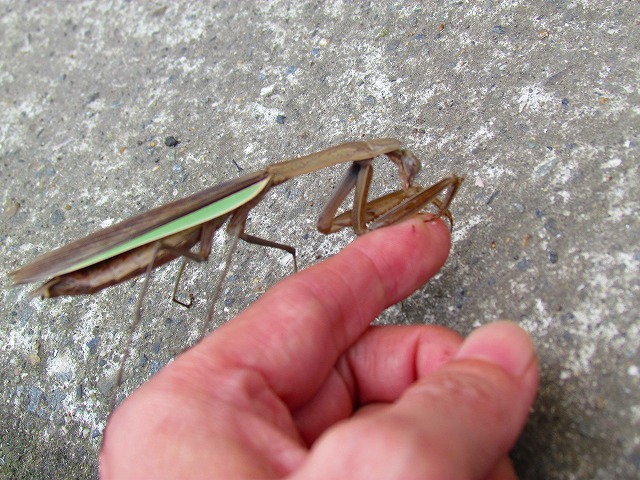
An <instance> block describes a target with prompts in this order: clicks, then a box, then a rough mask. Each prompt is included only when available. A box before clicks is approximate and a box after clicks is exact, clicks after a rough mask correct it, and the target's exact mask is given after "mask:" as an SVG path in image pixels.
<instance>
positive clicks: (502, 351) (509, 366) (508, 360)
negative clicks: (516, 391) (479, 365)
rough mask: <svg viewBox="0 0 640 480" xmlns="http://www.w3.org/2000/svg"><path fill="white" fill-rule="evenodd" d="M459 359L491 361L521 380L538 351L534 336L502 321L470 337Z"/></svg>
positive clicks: (487, 326)
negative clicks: (532, 338) (534, 343)
mask: <svg viewBox="0 0 640 480" xmlns="http://www.w3.org/2000/svg"><path fill="white" fill-rule="evenodd" d="M456 358H457V359H475V360H484V361H486V362H491V363H493V364H495V365H497V366H499V367H501V368H502V369H503V370H505V371H506V372H507V373H508V374H510V375H511V376H513V377H520V376H522V375H523V374H524V373H525V371H526V370H527V368H528V367H529V365H531V362H532V361H533V360H534V358H535V350H534V346H533V342H532V341H531V337H529V335H528V334H527V333H526V332H525V331H524V330H522V329H521V328H520V327H519V326H518V325H516V324H515V323H512V322H506V321H499V322H494V323H490V324H488V325H485V326H483V327H480V328H479V329H477V330H476V331H474V332H473V333H472V334H471V335H469V337H467V339H466V340H465V341H464V343H463V344H462V346H461V347H460V350H458V353H457V355H456Z"/></svg>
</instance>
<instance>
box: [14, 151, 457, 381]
mask: <svg viewBox="0 0 640 480" xmlns="http://www.w3.org/2000/svg"><path fill="white" fill-rule="evenodd" d="M379 155H385V156H387V157H388V158H389V159H390V160H391V161H392V162H394V163H395V164H396V165H397V166H398V168H399V172H400V177H401V179H402V183H403V189H402V190H398V191H396V192H393V193H391V194H388V195H385V196H383V197H380V198H378V199H375V200H371V201H369V200H368V190H369V186H370V184H371V179H372V165H371V163H372V160H373V159H374V158H375V157H377V156H379ZM347 162H350V163H351V166H350V167H349V170H348V171H347V174H346V175H345V177H344V178H343V180H342V182H341V184H340V185H339V186H338V187H337V188H336V190H335V192H334V194H333V196H332V198H331V199H330V200H329V202H328V203H327V205H326V207H325V209H324V210H323V212H322V214H321V215H320V218H319V220H318V230H320V232H322V233H333V232H336V231H338V230H340V229H342V228H345V227H352V228H353V230H354V231H355V233H356V234H358V235H360V234H362V233H365V232H366V231H368V230H373V229H376V228H380V227H383V226H386V225H390V224H393V223H397V222H399V221H401V220H403V219H405V218H407V217H410V216H412V215H415V214H417V213H418V212H420V211H422V210H423V209H424V208H425V206H432V207H434V211H433V212H432V213H433V214H434V217H435V218H438V217H440V216H445V217H446V218H448V219H449V220H450V221H451V214H450V213H449V210H448V208H449V205H450V203H451V201H452V200H453V198H454V196H455V194H456V192H457V189H458V187H459V186H460V183H461V182H462V180H463V179H462V178H460V177H457V176H455V175H452V176H449V177H445V178H444V179H442V180H441V181H439V182H438V183H436V184H434V185H433V186H431V187H428V188H424V187H419V186H414V185H412V183H413V179H414V177H415V175H416V174H417V173H418V171H419V170H420V162H419V161H418V159H417V158H416V157H415V156H414V155H413V154H411V153H410V152H408V151H406V150H402V149H401V148H400V143H399V142H398V141H397V140H394V139H377V140H370V141H366V142H353V143H347V144H343V145H338V146H335V147H331V148H329V149H326V150H323V151H321V152H317V153H313V154H310V155H306V156H303V157H300V158H295V159H292V160H288V161H285V162H280V163H274V164H271V165H269V166H267V167H266V168H265V169H263V170H260V171H257V172H253V173H250V174H248V175H245V176H243V177H240V178H237V179H235V180H230V181H227V182H224V183H222V184H220V185H217V186H214V187H211V188H209V189H207V190H204V191H202V192H199V193H196V194H193V195H191V196H189V197H186V198H183V199H181V200H177V201H175V202H172V203H169V204H167V205H164V206H162V207H158V208H155V209H153V210H150V211H148V212H145V213H143V214H141V215H137V216H135V217H132V218H129V219H127V220H125V221H123V222H120V223H118V224H116V225H113V226H111V227H109V228H106V229H103V230H100V231H98V232H95V233H93V234H91V235H89V236H87V237H85V238H83V239H80V240H77V241H75V242H72V243H70V244H68V245H66V246H63V247H61V248H58V249H57V250H53V251H52V252H49V253H46V254H44V255H42V256H40V257H38V258H37V259H35V260H34V261H33V262H32V263H30V264H28V265H26V266H24V267H22V268H20V269H19V270H16V271H14V272H12V273H11V274H10V276H11V278H12V279H13V281H14V282H15V283H16V284H21V283H30V282H34V281H41V280H47V279H49V280H48V281H46V282H45V283H44V284H43V285H42V286H41V287H40V288H38V289H37V290H35V291H34V292H33V293H32V295H34V296H41V297H45V298H48V297H55V296H59V295H78V294H91V293H95V292H97V291H99V290H101V289H103V288H105V287H108V286H111V285H114V284H117V283H120V282H123V281H125V280H127V279H130V278H133V277H136V276H138V275H140V274H142V273H146V277H145V282H144V284H143V287H142V289H141V292H140V296H139V298H138V304H137V306H136V311H135V315H134V320H133V322H132V325H131V334H132V333H133V331H134V330H135V328H136V327H137V325H138V323H139V321H140V318H141V308H142V300H143V298H144V295H145V294H146V291H147V288H148V283H149V279H150V277H151V272H152V271H153V269H155V268H156V267H158V266H160V265H163V264H165V263H167V262H170V261H171V260H174V259H176V258H178V257H183V258H185V259H192V260H195V261H205V260H207V259H208V257H209V254H210V252H211V247H212V239H213V234H214V233H215V232H216V231H217V230H218V229H219V228H220V227H221V226H222V225H223V224H224V223H225V222H226V221H228V222H229V224H228V227H227V231H228V232H229V235H230V237H231V239H232V244H231V247H230V252H229V254H228V257H227V260H226V262H225V266H224V269H223V272H222V274H221V275H220V279H219V280H218V283H217V285H216V288H215V290H214V294H213V296H212V297H213V298H212V300H211V301H210V303H209V307H208V310H207V316H206V319H205V322H204V324H203V326H202V328H201V335H204V334H205V333H206V331H207V330H208V328H209V325H210V322H211V318H212V316H213V308H214V305H215V302H216V300H217V297H218V296H219V293H220V289H221V285H222V282H223V280H224V278H225V276H226V273H227V271H228V268H229V264H230V259H231V256H232V254H233V252H234V249H235V246H236V245H237V241H238V239H242V240H244V241H246V242H249V243H255V244H259V245H263V246H268V247H273V248H278V249H281V250H284V251H287V252H289V253H291V254H292V255H293V258H294V268H295V249H294V248H293V247H291V246H288V245H284V244H280V243H276V242H273V241H271V240H266V239H262V238H259V237H255V236H252V235H249V234H247V233H246V232H245V224H246V221H247V217H248V215H249V212H250V211H251V209H252V208H253V207H254V206H255V205H256V204H258V203H259V202H260V201H261V200H262V198H264V196H265V195H266V194H267V192H268V191H269V190H270V189H271V188H272V187H274V186H276V185H279V184H281V183H283V182H286V181H287V180H289V179H291V178H294V177H297V176H299V175H304V174H306V173H310V172H313V171H316V170H319V169H322V168H326V167H330V166H333V165H336V164H339V163H347ZM352 190H354V201H353V207H352V209H351V210H350V211H348V212H345V213H343V214H341V215H337V216H336V212H337V210H338V208H339V207H340V205H341V204H342V203H343V202H344V200H345V198H346V197H347V195H348V194H349V193H350V192H351V191H352ZM196 244H199V246H198V249H197V251H195V252H194V251H192V248H193V247H194V246H195V245H196ZM183 267H184V263H183V265H182V266H181V268H180V271H179V274H178V278H177V280H176V284H175V287H174V290H173V300H174V301H176V302H178V303H181V304H183V305H187V306H188V304H185V303H183V302H180V301H178V300H177V299H176V291H177V287H178V282H179V278H180V275H181V273H182V268H183ZM131 334H130V335H129V338H128V341H127V347H126V349H125V353H124V356H123V359H122V360H121V365H120V369H119V373H118V385H120V383H121V380H122V371H123V366H124V362H125V361H126V358H127V355H128V351H129V345H130V342H131Z"/></svg>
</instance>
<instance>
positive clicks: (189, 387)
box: [100, 217, 450, 479]
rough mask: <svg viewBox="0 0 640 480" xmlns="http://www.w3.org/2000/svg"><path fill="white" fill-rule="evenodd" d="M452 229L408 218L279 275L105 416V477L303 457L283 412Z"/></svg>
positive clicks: (311, 387) (190, 474)
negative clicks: (252, 301)
mask: <svg viewBox="0 0 640 480" xmlns="http://www.w3.org/2000/svg"><path fill="white" fill-rule="evenodd" d="M449 241H450V239H449V233H448V230H447V228H446V226H445V225H444V224H443V223H442V222H441V221H435V222H426V221H425V220H424V219H423V218H420V217H417V218H414V219H412V220H409V221H407V222H404V223H402V224H399V225H395V226H391V227H387V228H384V229H381V230H379V231H375V232H372V233H370V234H367V235H364V236H363V237H361V238H359V239H357V240H356V241H355V242H354V243H352V244H351V245H350V246H348V247H347V248H345V249H344V250H343V251H342V252H341V253H339V254H338V255H336V256H335V257H333V258H331V259H329V260H327V261H325V262H322V263H321V264H319V265H316V266H314V267H312V268H309V269H308V270H305V271H303V272H300V273H299V274H297V275H294V276H292V277H289V278H288V279H286V280H284V281H282V282H281V283H280V284H278V285H277V286H276V287H274V288H273V289H272V290H270V291H269V292H268V293H267V294H265V295H264V296H263V297H262V298H261V299H260V300H259V301H258V302H256V303H255V304H254V305H253V306H252V307H250V308H249V309H247V310H246V311H245V312H244V313H243V314H241V315H240V316H238V317H237V318H236V319H234V320H233V321H231V322H229V323H227V324H226V325H225V326H223V327H221V328H220V329H218V330H217V331H215V332H214V333H213V334H212V335H210V336H209V337H207V338H206V339H204V340H203V341H202V342H200V343H199V344H198V345H196V346H195V347H194V348H192V349H190V350H189V351H187V352H186V353H185V354H183V355H181V356H180V357H179V358H177V359H176V361H175V362H173V363H172V364H170V365H169V366H168V367H166V368H165V369H163V370H162V371H161V372H160V373H159V374H158V375H157V376H156V377H154V378H153V379H152V380H151V381H150V382H148V383H147V384H145V385H144V386H143V387H142V388H140V389H139V390H138V391H136V392H134V394H132V395H131V397H130V398H129V399H127V400H126V401H125V402H124V403H123V405H122V406H121V408H119V409H118V410H116V412H114V414H113V415H112V416H111V418H110V419H109V423H108V426H107V429H106V430H105V434H104V440H103V446H102V450H101V459H100V460H101V466H100V468H101V476H102V477H103V478H119V479H120V478H140V477H143V478H202V477H204V478H211V477H217V478H233V477H236V478H237V477H238V476H242V475H244V476H247V477H251V476H253V477H258V478H266V477H270V476H279V475H283V474H286V473H288V472H291V471H292V470H293V469H295V468H297V467H298V466H299V465H301V464H302V463H303V462H304V460H305V459H306V456H307V454H308V452H307V449H306V445H305V443H304V441H303V438H302V436H301V435H300V433H299V432H298V429H297V426H296V424H295V421H294V419H293V417H292V416H291V413H290V410H291V409H295V408H297V407H299V406H301V405H304V404H305V403H307V402H309V401H310V399H311V398H312V397H313V396H314V395H315V393H316V392H318V390H319V389H320V387H321V386H322V385H323V383H324V382H325V380H326V379H327V377H328V376H329V374H330V372H331V371H332V370H333V368H334V366H335V364H336V362H337V361H338V359H339V358H340V357H341V356H342V355H343V353H344V352H345V350H347V349H348V348H349V347H350V346H351V345H352V344H353V343H354V342H356V341H357V340H358V338H359V337H360V336H361V335H362V334H363V332H364V331H365V330H367V328H368V326H369V324H370V322H371V321H372V320H373V319H374V318H375V317H376V316H377V315H378V314H379V313H380V311H382V310H383V309H384V308H386V307H387V306H389V305H392V304H394V303H396V302H398V301H399V300H401V299H403V298H405V297H406V296H408V295H410V294H411V293H412V292H413V291H414V290H415V289H416V288H418V287H420V286H421V285H423V284H424V283H425V282H426V281H427V280H428V279H429V278H430V277H431V276H433V275H434V274H435V273H436V272H437V271H438V270H439V269H440V267H441V266H442V265H443V264H444V262H445V260H446V258H447V255H448V252H449V246H450V243H449Z"/></svg>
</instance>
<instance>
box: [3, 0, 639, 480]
mask: <svg viewBox="0 0 640 480" xmlns="http://www.w3.org/2000/svg"><path fill="white" fill-rule="evenodd" d="M519 3H522V5H519ZM525 3H531V5H524V4H525ZM639 5H640V4H639V3H638V2H637V1H635V0H627V1H624V0H618V1H602V0H546V1H543V0H537V1H534V2H512V1H494V2H490V1H482V2H473V1H437V0H425V1H421V2H404V1H399V2H394V3H389V2H340V1H333V2H294V1H274V2H210V3H208V4H206V5H205V4H203V3H200V2H180V3H175V4H174V3H172V2H166V3H162V2H154V3H151V2H128V1H124V0H122V1H121V0H115V1H112V2H99V1H93V2H91V1H85V2H64V4H62V2H48V3H45V2H11V1H8V0H0V89H1V90H0V92H1V93H0V100H1V104H0V129H1V130H0V159H1V162H0V185H1V189H0V195H1V197H0V201H1V202H2V209H1V210H0V219H1V223H0V240H1V241H0V271H2V272H8V271H10V270H14V269H16V268H18V267H19V266H21V265H23V264H25V263H26V262H28V261H29V260H31V259H33V258H34V257H35V256H36V255H38V254H40V253H43V252H45V251H48V250H50V249H52V248H54V247H58V246H61V245H63V244H65V243H67V242H69V241H71V240H74V239H76V238H80V237H82V236H84V235H86V234H88V233H90V232H92V231H95V230H97V229H99V228H101V227H105V226H108V225H110V224H113V223H115V222H116V221H118V220H121V219H124V218H126V217H129V216H131V215H134V214H136V213H139V212H141V211H144V210H146V209H149V208H151V207H155V206H158V205H161V204H163V203H166V202H168V201H171V200H174V199H177V198H180V197H182V196H185V195H187V194H189V193H193V192H197V191H199V190H201V189H204V188H206V187H209V186H212V185H215V184H216V183H218V182H221V181H223V180H225V179H229V178H233V177H236V176H238V175H239V174H240V173H239V172H240V169H242V172H243V173H246V172H247V171H251V170H253V169H258V168H260V167H262V166H264V165H266V164H268V163H270V162H275V161H280V160H284V159H287V158H291V157H295V156H299V155H302V154H305V153H310V152H313V151H317V150H320V149H322V148H325V147H327V146H330V145H334V144H338V143H341V142H344V141H351V140H357V139H361V138H375V137H395V138H398V139H400V140H401V141H402V142H403V144H404V145H405V146H406V147H408V148H410V149H411V150H413V151H414V152H416V153H417V154H418V155H419V156H420V157H421V158H422V160H423V163H424V164H425V168H424V171H423V173H422V177H421V183H428V182H434V181H436V180H437V179H439V178H440V177H442V176H444V175H446V174H449V173H451V172H455V173H458V174H460V175H465V176H466V178H467V180H466V182H465V184H464V185H463V188H462V189H461V191H460V194H459V196H458V198H457V199H456V201H455V204H454V206H453V209H452V212H453V215H454V217H455V220H456V228H455V231H454V245H453V251H452V253H451V257H450V259H449V261H448V263H447V265H446V266H445V268H444V269H443V271H442V273H441V274H440V275H439V276H438V277H437V278H436V279H434V280H433V281H432V282H430V283H429V284H428V285H426V286H424V287H423V288H422V289H421V290H420V291H418V292H417V293H416V294H414V295H413V296H412V297H411V298H410V299H409V300H407V301H406V302H405V303H404V305H403V308H400V307H392V308H391V309H389V310H388V311H387V312H385V314H384V315H382V316H381V318H380V319H379V320H380V321H381V322H383V323H430V324H439V325H445V326H448V327H451V328H453V329H455V330H457V331H459V332H461V333H463V334H467V333H469V332H470V331H471V330H472V329H474V328H476V327H477V326H479V325H481V324H484V323H486V322H490V321H492V320H493V319H496V318H511V319H513V320H515V321H517V322H518V323H519V324H520V325H522V326H523V327H524V328H525V329H526V330H528V331H529V332H530V333H531V335H532V336H533V338H534V339H535V343H536V345H537V349H538V353H539V356H540V361H541V368H542V379H541V381H542V385H541V389H540V393H539V397H538V400H537V402H536V404H535V407H534V409H533V411H532V415H531V419H530V421H529V423H528V425H527V428H526V430H525V432H524V434H523V436H522V438H521V439H520V441H519V443H518V444H517V446H516V448H515V450H514V452H513V458H514V461H515V465H516V467H517V470H518V473H519V475H520V477H521V478H523V479H538V478H541V479H542V478H544V479H583V478H584V479H587V478H589V479H590V478H602V479H608V478H618V479H625V478H629V479H630V478H637V476H638V472H639V471H640V435H639V433H638V432H640V391H639V390H640V389H639V385H640V356H639V339H640V331H639V328H640V322H639V315H638V311H640V301H639V300H638V298H639V297H640V283H639V281H638V278H639V276H638V271H639V263H640V238H639V235H640V228H639V225H638V221H637V214H638V210H639V200H640V193H639V189H638V176H639V173H640V172H639V171H638V163H639V157H640V155H639V153H640V151H639V150H640V149H639V142H640V139H639V138H638V135H639V132H640V90H639V87H638V85H640V23H639V21H638V18H640V6H639ZM170 135H172V136H174V137H175V138H176V139H178V140H179V141H180V143H179V144H178V145H177V146H174V147H168V146H166V145H165V143H164V141H165V138H166V137H167V136H170ZM342 171H343V169H342V168H335V169H331V170H330V171H321V172H319V173H316V174H312V175H308V176H306V177H304V178H300V179H297V180H295V181H292V182H290V183H288V184H285V185H283V186H281V187H279V188H277V189H274V190H273V191H272V192H271V193H270V195H269V197H268V199H267V201H265V202H263V204H262V205H261V206H260V208H257V209H256V211H255V212H254V214H253V215H252V218H251V221H250V229H251V231H252V232H254V233H259V234H261V235H262V236H264V237H267V238H273V239H276V240H280V241H284V242H286V243H289V244H292V245H295V246H296V247H298V250H299V262H300V265H301V266H302V267H305V266H308V265H310V264H313V263H315V262H317V261H319V260H320V259H322V258H326V257H327V256H329V255H331V254H333V253H335V252H337V251H338V250H339V249H340V248H341V247H343V246H344V245H345V244H346V243H348V242H349V241H351V240H352V238H353V235H352V234H350V233H345V234H343V235H337V236H329V237H325V236H323V235H320V234H318V233H317V232H316V231H315V229H314V225H315V219H316V217H317V215H318V214H319V212H320V210H321V206H322V204H323V202H324V201H325V200H326V198H327V196H328V195H329V193H330V191H331V189H332V187H333V186H335V184H336V182H337V181H338V179H339V178H340V176H341V173H342ZM376 178H377V179H378V180H377V184H378V185H380V188H387V189H395V188H397V182H396V179H395V172H394V171H393V170H392V169H391V168H385V167H384V166H383V167H381V168H380V170H379V176H378V177H376ZM223 239H224V237H223V236H219V237H217V238H216V247H218V246H220V245H222V244H223V243H222V242H223ZM287 260H288V259H287V257H286V256H283V255H282V254H281V253H279V252H271V251H265V250H264V249H260V248H255V247H252V246H244V245H242V246H241V248H240V251H239V252H238V255H237V256H236V258H235V261H234V268H233V270H232V272H231V275H230V278H229V281H228V282H227V283H226V284H225V291H224V302H223V304H221V306H220V307H219V308H218V312H219V314H218V319H219V321H226V320H227V319H229V318H231V317H232V316H233V315H234V314H235V313H236V312H238V311H240V310H242V309H243V308H244V307H246V306H247V305H248V304H250V303H251V302H253V301H254V300H255V299H256V298H257V297H258V296H259V295H260V292H262V291H264V290H265V289H266V288H268V287H269V286H270V285H272V284H273V283H275V282H276V281H277V280H278V279H279V278H282V277H283V276H284V275H286V274H287V273H288V272H289V271H290V269H291V266H290V264H289V263H287ZM219 264H220V255H217V256H216V257H215V258H213V259H212V260H211V262H209V263H208V264H206V265H203V266H195V267H193V266H190V267H189V269H188V273H187V277H188V280H187V281H186V283H185V289H189V290H190V291H192V292H194V293H195V295H196V304H195V306H194V308H192V309H191V310H185V309H182V308H179V307H177V306H175V305H172V304H171V303H170V302H169V300H168V299H167V296H168V292H170V290H171V285H172V279H173V277H174V275H175V272H176V268H177V266H176V265H172V266H170V267H167V268H164V269H162V270H160V271H159V272H158V273H157V274H156V275H155V277H154V283H153V286H152V290H151V292H150V295H149V298H148V300H147V303H146V305H147V310H146V313H145V322H144V325H143V326H142V327H141V328H140V331H139V333H138V334H137V335H136V336H135V338H134V346H133V350H132V358H131V360H130V362H129V363H128V365H127V382H126V384H125V386H124V389H123V391H124V392H130V391H131V390H132V389H134V388H135V387H137V386H138V385H139V384H140V383H142V382H143V381H144V380H145V379H147V378H149V376H151V375H152V374H153V373H154V372H155V371H157V370H158V369H159V368H160V367H161V366H162V365H164V364H166V363H167V362H168V361H169V360H170V359H171V358H173V356H175V354H177V353H178V352H180V351H181V350H183V349H184V348H186V347H187V346H189V345H190V343H191V342H193V341H194V339H195V338H196V335H197V333H196V332H197V328H198V326H199V321H200V320H201V319H202V317H203V312H204V310H205V303H206V298H205V297H206V293H205V292H206V291H207V288H210V285H211V282H212V281H213V278H214V277H215V274H216V272H217V271H218V268H219V267H218V266H219ZM1 282H2V283H1V289H0V298H1V301H0V347H1V348H0V378H1V386H2V403H1V408H0V477H2V478H92V477H95V476H96V475H97V453H98V448H99V445H100V441H101V431H102V429H103V427H104V424H105V418H106V415H107V405H108V401H109V395H110V389H111V385H112V384H113V379H114V375H115V371H116V368H117V361H118V358H119V354H120V353H121V351H122V345H123V341H124V338H125V335H126V332H127V328H128V327H127V325H128V322H129V320H130V318H131V312H132V309H133V304H134V302H135V300H136V295H137V294H138V291H139V287H140V281H129V282H125V283H124V284H122V285H119V286H116V287H113V288H110V289H107V290H106V291H104V292H102V293H99V294H97V295H95V296H92V297H76V298H64V299H57V300H50V301H41V300H29V299H28V292H29V289H30V286H29V287H25V286H22V287H18V288H10V282H9V280H8V278H7V277H6V275H4V274H3V276H2V280H1Z"/></svg>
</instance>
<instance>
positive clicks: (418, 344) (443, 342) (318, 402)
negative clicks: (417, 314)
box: [294, 325, 462, 445]
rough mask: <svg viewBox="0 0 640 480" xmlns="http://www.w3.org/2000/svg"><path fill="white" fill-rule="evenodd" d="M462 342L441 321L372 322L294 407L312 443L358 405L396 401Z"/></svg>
mask: <svg viewBox="0 0 640 480" xmlns="http://www.w3.org/2000/svg"><path fill="white" fill-rule="evenodd" d="M461 344H462V337H461V336H460V335H458V334H457V333H455V332H453V331H451V330H449V329H447V328H444V327H439V326H436V325H411V326H376V327H370V328H368V329H367V331H366V332H365V333H364V334H363V335H362V337H360V339H358V341H357V342H356V343H355V344H353V345H352V346H351V347H350V348H349V349H348V350H347V351H346V352H345V354H344V355H343V356H342V357H341V358H340V359H339V361H338V363H337V365H336V368H335V369H334V370H333V371H332V373H331V374H330V376H329V377H328V378H327V380H326V381H325V383H324V384H323V385H322V387H321V388H320V389H319V390H318V392H317V393H316V394H315V395H314V397H313V398H312V399H311V400H310V401H309V402H308V403H307V404H305V405H303V406H301V407H300V408H298V409H297V410H296V411H295V412H294V419H295V422H296V425H297V427H298V429H299V431H300V433H301V435H302V436H303V438H304V439H305V441H306V442H307V444H308V445H310V444H311V443H313V442H314V441H315V440H316V438H317V437H318V436H320V434H322V433H323V432H324V431H325V430H326V429H327V428H329V427H330V426H331V425H333V424H334V423H336V422H337V421H339V420H343V419H345V418H348V417H349V416H351V415H352V414H353V409H354V408H360V409H361V410H360V412H362V407H363V406H370V405H372V404H374V405H375V404H378V403H387V402H393V401H395V400H396V399H398V398H399V397H400V396H401V395H402V394H403V393H404V391H405V390H406V389H407V388H408V387H409V386H411V385H412V384H413V383H414V382H415V381H416V380H418V379H419V378H422V377H424V376H425V375H427V374H428V373H430V372H432V371H435V370H437V369H438V368H440V367H441V366H442V365H444V364H445V363H447V362H448V361H450V360H451V359H452V358H453V357H454V356H455V354H456V353H457V351H458V349H459V347H460V345H461Z"/></svg>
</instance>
